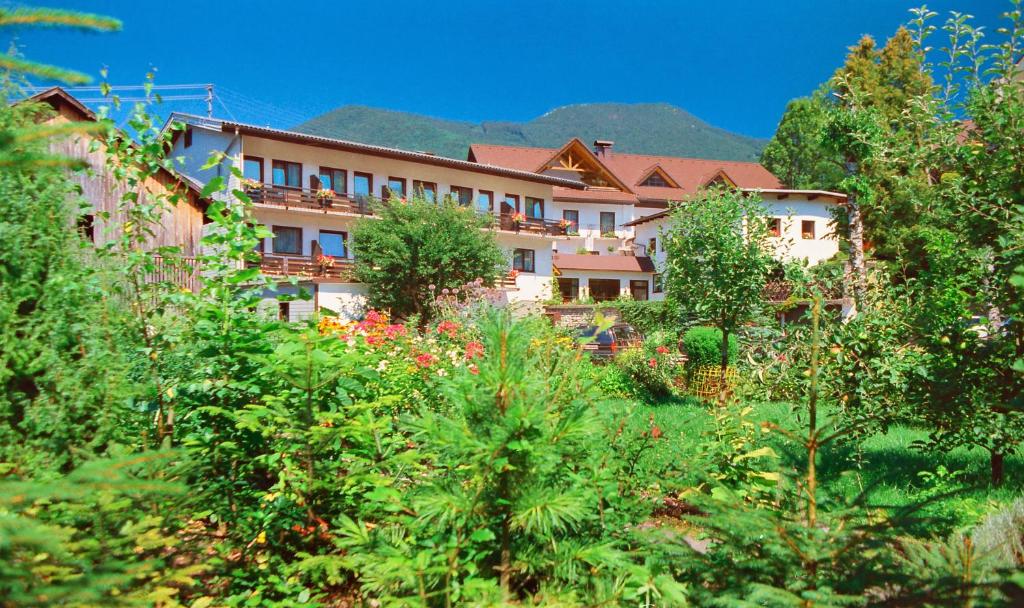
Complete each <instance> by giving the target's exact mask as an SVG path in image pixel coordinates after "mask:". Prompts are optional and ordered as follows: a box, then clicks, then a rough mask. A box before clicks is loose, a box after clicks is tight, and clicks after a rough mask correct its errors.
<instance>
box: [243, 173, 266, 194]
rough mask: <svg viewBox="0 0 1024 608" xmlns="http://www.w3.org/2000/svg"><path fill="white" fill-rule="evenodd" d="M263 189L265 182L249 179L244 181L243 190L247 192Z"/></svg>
mask: <svg viewBox="0 0 1024 608" xmlns="http://www.w3.org/2000/svg"><path fill="white" fill-rule="evenodd" d="M262 188H263V182H261V181H257V180H255V179H252V178H251V177H247V178H245V179H243V180H242V189H243V190H245V191H246V192H248V191H250V190H261V189H262Z"/></svg>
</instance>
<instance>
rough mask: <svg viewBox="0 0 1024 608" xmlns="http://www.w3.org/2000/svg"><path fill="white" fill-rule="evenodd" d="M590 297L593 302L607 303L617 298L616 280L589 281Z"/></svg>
mask: <svg viewBox="0 0 1024 608" xmlns="http://www.w3.org/2000/svg"><path fill="white" fill-rule="evenodd" d="M589 283H590V297H591V298H593V299H594V301H595V302H607V301H608V300H615V299H617V298H618V297H619V287H620V285H619V280H618V279H590V281H589Z"/></svg>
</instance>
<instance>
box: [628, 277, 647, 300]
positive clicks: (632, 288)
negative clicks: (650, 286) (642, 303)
mask: <svg viewBox="0 0 1024 608" xmlns="http://www.w3.org/2000/svg"><path fill="white" fill-rule="evenodd" d="M629 293H630V295H631V296H633V299H634V300H646V299H647V281H630V282H629Z"/></svg>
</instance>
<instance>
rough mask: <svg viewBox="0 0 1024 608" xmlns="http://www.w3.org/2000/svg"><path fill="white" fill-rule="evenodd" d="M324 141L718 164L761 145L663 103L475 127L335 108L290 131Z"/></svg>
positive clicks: (591, 107) (443, 151)
mask: <svg viewBox="0 0 1024 608" xmlns="http://www.w3.org/2000/svg"><path fill="white" fill-rule="evenodd" d="M295 129H296V130H298V131H302V132H304V133H311V134H314V135H322V136H325V137H336V138H338V139H347V140H352V141H358V142H364V143H371V144H377V145H383V146H393V147H396V148H405V149H412V150H423V151H428V152H434V153H436V154H439V155H442V156H448V157H452V158H465V157H466V153H467V151H468V149H469V145H470V144H472V143H482V144H504V145H512V146H537V147H560V146H562V145H563V144H564V143H565V142H566V141H567V140H568V139H569V138H571V137H580V138H581V139H583V141H585V142H587V143H590V142H591V141H593V140H595V139H611V140H613V141H614V142H615V149H616V150H617V151H621V152H632V153H636V154H664V155H669V156H690V157H696V158H716V159H722V160H749V161H754V160H757V158H758V156H759V155H760V153H761V149H762V148H763V147H764V145H765V143H766V142H765V141H764V140H760V139H755V138H753V137H746V136H743V135H737V134H735V133H730V132H729V131H726V130H724V129H719V128H716V127H713V126H711V125H709V124H707V123H706V122H704V121H702V120H700V119H699V118H697V117H696V116H694V115H693V114H690V113H689V112H687V111H686V110H683V109H681V108H677V107H675V106H672V105H669V104H666V103H637V104H624V103H592V104H578V105H571V106H564V107H561V108H558V109H555V110H552V111H551V112H548V113H547V114H544V115H543V116H540V117H538V118H534V119H533V120H529V121H527V122H500V121H494V122H491V121H486V122H483V123H480V124H474V123H471V122H462V121H455V120H444V119H441V118H432V117H429V116H422V115H419V114H410V113H407V112H396V111H393V110H383V109H379V108H369V107H366V106H355V105H350V106H342V107H340V108H338V109H336V110H332V111H330V112H327V113H326V114H323V115H321V116H318V117H316V118H313V119H312V120H309V121H307V122H304V123H302V124H301V125H298V126H297V127H295Z"/></svg>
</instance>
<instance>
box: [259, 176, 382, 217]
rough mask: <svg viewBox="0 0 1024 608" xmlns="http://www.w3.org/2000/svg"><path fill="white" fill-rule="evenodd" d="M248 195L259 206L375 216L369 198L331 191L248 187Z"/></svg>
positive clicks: (288, 187)
mask: <svg viewBox="0 0 1024 608" xmlns="http://www.w3.org/2000/svg"><path fill="white" fill-rule="evenodd" d="M245 192H246V194H248V195H249V198H250V199H252V202H253V203H255V204H257V205H270V206H274V207H281V208H284V209H310V210H315V211H323V212H324V213H327V212H329V211H334V212H338V213H352V214H356V215H373V209H372V208H371V206H370V199H369V197H365V196H350V195H347V194H339V193H334V192H332V191H330V190H311V189H308V188H295V187H291V186H271V185H268V184H264V185H261V186H256V185H247V186H246V187H245Z"/></svg>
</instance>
